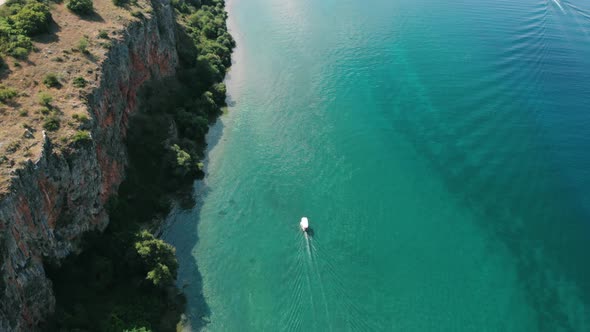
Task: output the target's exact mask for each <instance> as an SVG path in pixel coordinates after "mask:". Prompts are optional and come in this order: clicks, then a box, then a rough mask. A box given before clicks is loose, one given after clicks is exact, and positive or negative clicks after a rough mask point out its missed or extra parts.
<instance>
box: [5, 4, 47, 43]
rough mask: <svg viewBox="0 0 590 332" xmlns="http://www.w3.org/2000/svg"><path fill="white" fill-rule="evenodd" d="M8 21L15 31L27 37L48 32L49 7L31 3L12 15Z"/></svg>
mask: <svg viewBox="0 0 590 332" xmlns="http://www.w3.org/2000/svg"><path fill="white" fill-rule="evenodd" d="M10 19H11V20H12V22H13V24H14V25H13V26H14V28H15V29H16V30H19V31H22V32H23V33H24V34H25V35H27V36H33V35H36V34H40V33H43V32H47V31H48V30H49V24H50V23H51V13H49V7H48V6H47V5H46V4H43V3H41V2H36V1H31V2H28V3H27V4H25V5H24V6H23V7H22V8H21V9H20V10H19V11H18V12H17V13H16V14H14V15H12V16H11V17H10Z"/></svg>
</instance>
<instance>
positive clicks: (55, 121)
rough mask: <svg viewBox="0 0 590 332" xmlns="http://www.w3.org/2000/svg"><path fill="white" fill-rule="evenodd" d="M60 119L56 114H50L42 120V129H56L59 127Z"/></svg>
mask: <svg viewBox="0 0 590 332" xmlns="http://www.w3.org/2000/svg"><path fill="white" fill-rule="evenodd" d="M59 124H60V119H59V116H57V115H56V114H51V115H49V116H48V117H46V118H45V120H43V129H45V130H47V131H56V130H58V129H59Z"/></svg>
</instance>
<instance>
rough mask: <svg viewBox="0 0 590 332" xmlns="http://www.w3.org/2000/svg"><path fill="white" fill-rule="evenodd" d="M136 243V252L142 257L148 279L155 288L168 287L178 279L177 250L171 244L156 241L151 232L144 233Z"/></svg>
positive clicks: (139, 235)
mask: <svg viewBox="0 0 590 332" xmlns="http://www.w3.org/2000/svg"><path fill="white" fill-rule="evenodd" d="M137 237H138V241H137V242H135V251H136V252H137V254H138V255H139V257H141V260H142V263H143V267H144V269H145V270H147V276H146V279H148V280H150V281H151V282H152V283H153V284H154V285H155V286H166V285H169V284H171V283H172V282H173V281H174V279H176V271H177V270H178V262H177V261H176V256H175V253H176V250H175V249H174V247H173V246H171V245H170V244H168V243H166V242H164V241H162V240H160V239H156V238H155V237H154V236H153V235H152V234H151V233H150V232H148V231H145V230H144V231H142V232H140V233H139V234H138V235H137Z"/></svg>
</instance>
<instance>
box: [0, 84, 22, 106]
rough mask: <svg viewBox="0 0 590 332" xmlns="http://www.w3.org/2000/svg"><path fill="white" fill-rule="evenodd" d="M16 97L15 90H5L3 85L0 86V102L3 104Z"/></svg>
mask: <svg viewBox="0 0 590 332" xmlns="http://www.w3.org/2000/svg"><path fill="white" fill-rule="evenodd" d="M17 95H18V92H16V90H15V89H13V88H7V87H5V86H4V85H0V102H2V103H4V102H6V101H8V100H11V99H13V98H14V97H16V96H17Z"/></svg>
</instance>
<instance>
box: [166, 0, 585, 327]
mask: <svg viewBox="0 0 590 332" xmlns="http://www.w3.org/2000/svg"><path fill="white" fill-rule="evenodd" d="M228 11H229V13H230V27H231V29H232V33H233V35H234V36H235V38H236V40H237V42H238V48H237V49H236V52H235V53H234V65H233V67H232V69H231V72H230V74H229V76H228V79H227V85H228V92H229V100H230V107H229V109H228V112H227V114H225V115H224V116H222V118H221V120H220V122H219V123H218V124H217V125H216V127H215V128H214V129H213V130H212V133H211V135H210V137H209V140H210V150H209V153H208V160H207V176H206V178H205V180H204V181H202V182H198V183H196V184H195V189H196V190H195V194H196V195H197V198H198V204H197V205H196V206H195V207H194V208H193V209H190V210H181V209H178V210H177V211H175V213H174V214H173V215H172V216H171V217H170V227H169V229H168V230H167V232H166V234H165V237H166V239H167V240H169V241H171V242H172V243H173V244H175V245H176V246H177V248H178V256H179V259H180V262H181V271H180V276H179V283H180V284H181V285H184V286H186V288H185V289H186V293H187V295H188V297H189V310H188V312H187V315H188V317H189V320H190V322H191V324H190V326H189V327H188V329H191V328H192V329H197V327H200V326H202V325H203V324H204V329H205V330H209V331H283V330H284V331H398V330H399V331H590V265H589V264H588V262H589V258H590V253H589V250H588V245H589V244H590V153H588V152H589V151H590V135H588V133H589V132H590V2H587V1H579V0H578V1H559V0H549V1H539V0H521V1H508V0H496V1H491V0H483V1H482V0H478V1H476V0H462V1H459V0H448V1H440V0H414V1H410V0H369V1H362V2H359V1H353V0H341V1H334V0H248V1H246V0H229V3H228ZM304 215H305V216H308V217H309V218H310V222H311V224H312V227H314V230H315V235H314V237H313V238H312V239H306V238H305V237H304V236H303V234H301V232H300V231H299V230H298V228H297V223H298V221H299V218H300V217H301V216H304Z"/></svg>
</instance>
